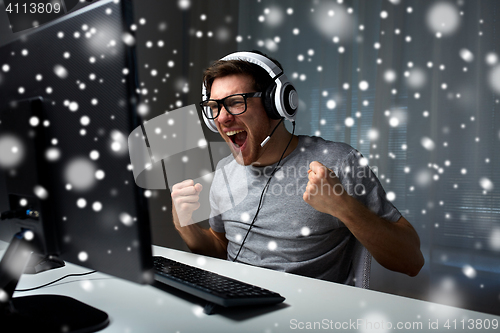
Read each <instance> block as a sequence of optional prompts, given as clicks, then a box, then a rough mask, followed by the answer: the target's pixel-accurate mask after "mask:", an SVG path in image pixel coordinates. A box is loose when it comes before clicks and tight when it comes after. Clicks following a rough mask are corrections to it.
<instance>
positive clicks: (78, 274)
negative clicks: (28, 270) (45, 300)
mask: <svg viewBox="0 0 500 333" xmlns="http://www.w3.org/2000/svg"><path fill="white" fill-rule="evenodd" d="M95 272H97V271H90V272H87V273H74V274H68V275H66V276H63V277H62V278H59V279H57V280H55V281H52V282H49V283H46V284H44V285H41V286H38V287H34V288H28V289H16V290H14V291H20V292H21V291H32V290H36V289H40V288H43V287H47V286H50V285H51V284H54V283H56V282H59V281H61V280H63V279H65V278H67V277H71V276H84V275H89V274H93V273H95Z"/></svg>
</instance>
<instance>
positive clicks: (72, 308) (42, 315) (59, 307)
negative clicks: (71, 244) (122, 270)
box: [0, 229, 109, 332]
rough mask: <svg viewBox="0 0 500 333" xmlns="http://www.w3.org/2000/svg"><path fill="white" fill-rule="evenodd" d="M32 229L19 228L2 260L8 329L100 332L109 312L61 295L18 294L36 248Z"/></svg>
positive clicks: (0, 303)
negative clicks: (19, 283) (22, 278)
mask: <svg viewBox="0 0 500 333" xmlns="http://www.w3.org/2000/svg"><path fill="white" fill-rule="evenodd" d="M27 233H31V231H30V230H26V229H25V230H23V231H20V232H18V233H17V234H16V235H14V237H13V238H12V241H11V242H10V244H9V247H8V248H7V250H6V251H5V254H4V256H3V258H2V261H1V262H0V323H1V324H0V325H1V327H2V331H4V330H5V329H6V331H7V332H96V331H98V330H101V329H103V328H105V327H106V326H107V325H108V324H109V317H108V315H107V313H105V312H103V311H101V310H98V309H96V308H94V307H91V306H89V305H87V304H85V303H82V302H80V301H77V300H75V299H73V298H71V297H67V296H60V295H34V296H23V297H15V298H13V297H12V295H13V294H14V290H15V288H16V286H17V283H18V281H19V278H20V277H21V275H22V273H23V271H24V268H25V266H26V264H27V263H28V261H29V260H30V255H31V253H32V252H33V249H34V246H33V241H28V240H26V235H27Z"/></svg>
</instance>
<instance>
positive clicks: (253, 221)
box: [233, 122, 295, 262]
mask: <svg viewBox="0 0 500 333" xmlns="http://www.w3.org/2000/svg"><path fill="white" fill-rule="evenodd" d="M292 125H293V129H292V136H291V137H290V140H288V144H287V145H286V147H285V150H284V151H283V153H282V154H281V157H280V159H279V161H278V164H276V166H275V167H274V170H273V172H272V173H271V176H269V179H268V180H267V183H266V185H265V186H264V189H263V190H262V193H261V195H260V200H259V205H258V206H257V212H256V213H255V216H254V217H253V220H252V223H250V227H249V228H248V230H247V233H246V235H245V238H243V242H242V243H241V245H240V249H239V250H238V253H237V254H236V257H234V259H233V262H235V261H236V259H238V256H239V255H240V252H241V249H242V248H243V244H245V240H246V239H247V237H248V234H249V233H250V229H252V227H253V224H254V223H255V219H256V218H257V215H259V212H260V209H261V204H262V198H263V197H264V193H265V192H266V189H267V188H268V187H269V183H270V182H271V179H272V178H273V176H274V173H275V172H276V171H277V170H278V167H279V165H280V163H281V160H282V159H283V156H284V155H285V152H286V150H287V149H288V146H289V145H290V142H292V139H293V135H294V134H295V122H292Z"/></svg>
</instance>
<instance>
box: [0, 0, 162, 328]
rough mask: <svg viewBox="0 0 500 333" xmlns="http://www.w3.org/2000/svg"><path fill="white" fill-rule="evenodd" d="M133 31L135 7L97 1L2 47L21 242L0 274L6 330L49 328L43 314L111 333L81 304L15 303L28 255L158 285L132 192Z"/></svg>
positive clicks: (0, 125) (1, 130) (5, 139)
mask: <svg viewBox="0 0 500 333" xmlns="http://www.w3.org/2000/svg"><path fill="white" fill-rule="evenodd" d="M132 23H133V20H132V3H131V1H128V0H121V1H117V0H102V1H98V2H95V3H93V4H90V5H88V6H86V7H84V8H82V9H80V10H78V11H75V12H73V13H70V14H68V15H66V16H64V17H62V18H60V19H57V20H54V21H52V22H50V23H47V24H46V25H43V26H41V27H39V28H35V29H32V31H30V32H28V33H26V34H25V35H23V36H22V37H21V38H19V39H18V40H16V41H14V42H12V43H9V44H7V45H5V46H2V47H0V59H2V61H1V64H0V66H2V67H1V68H0V121H1V122H0V150H1V151H2V153H3V154H0V155H2V156H1V157H0V167H1V168H2V169H3V171H2V173H3V174H4V175H5V184H6V189H7V193H8V195H9V211H8V212H5V213H4V214H3V215H2V218H8V219H12V220H13V221H15V223H16V225H17V227H18V229H19V231H20V233H18V234H16V236H15V237H14V240H13V241H12V242H11V244H10V247H9V249H8V250H7V252H6V253H5V255H4V258H3V261H2V264H1V265H0V269H1V271H0V274H1V275H0V289H2V290H0V293H1V295H0V296H2V297H0V304H1V305H3V306H2V308H0V310H1V311H2V312H1V313H0V316H1V317H0V322H1V323H2V324H1V326H2V327H4V323H6V322H7V321H8V320H10V322H11V323H16V324H15V325H17V324H18V323H21V322H27V321H29V320H23V318H24V317H25V316H35V317H37V316H39V317H40V316H41V317H42V318H43V319H40V320H46V319H47V318H46V315H45V314H46V313H47V311H49V312H51V313H54V312H55V313H56V314H57V315H56V316H54V318H56V317H60V318H61V320H59V321H57V319H55V320H56V322H55V323H54V322H48V323H47V325H56V327H59V329H63V331H72V330H79V331H85V330H86V331H93V330H97V329H100V328H102V327H104V326H105V325H106V324H107V315H106V314H105V313H104V314H103V313H102V312H94V313H93V312H92V311H93V310H92V309H93V308H90V307H85V305H82V303H79V302H77V303H72V302H70V301H68V300H62V299H53V298H49V299H48V298H43V297H41V296H26V297H15V298H12V293H13V290H14V288H15V284H16V283H17V279H18V276H17V277H16V276H15V275H16V274H21V273H20V272H22V270H23V267H21V268H20V267H17V268H13V267H11V266H12V262H19V261H22V262H23V263H26V259H25V258H24V259H23V258H22V253H25V252H26V251H31V250H32V248H30V249H27V250H26V249H25V247H26V246H29V245H30V244H36V246H35V247H34V251H35V252H37V253H39V254H41V255H45V256H49V255H50V256H58V257H60V258H61V259H63V260H66V261H68V262H72V263H75V264H78V265H81V266H85V267H88V268H91V269H95V270H99V271H101V272H104V273H108V274H111V275H114V276H117V277H120V278H124V279H127V280H130V281H134V282H137V283H149V282H152V280H153V275H152V271H151V270H152V266H153V265H152V250H151V235H150V225H149V216H148V209H147V199H146V198H145V196H144V190H143V189H141V188H139V187H137V186H135V182H134V178H133V174H132V168H131V166H130V158H129V154H128V147H127V137H128V134H129V133H130V132H131V131H132V130H133V129H135V128H136V127H137V126H139V125H140V121H139V118H138V116H137V114H136V106H137V103H138V101H139V100H138V96H137V94H136V89H137V72H136V64H135V62H136V60H135V50H134V37H133V33H132V32H131V31H130V26H131V25H132ZM2 222H4V221H1V222H0V223H2ZM16 270H17V273H15V272H14V271H16ZM11 301H12V302H11ZM62 302H64V303H62ZM9 303H10V305H12V304H13V305H14V306H15V307H16V308H17V310H18V311H19V313H18V315H17V316H13V315H12V311H10V308H9ZM76 307H80V308H78V309H77V308H76ZM28 309H32V310H28ZM47 309H48V310H47ZM62 310H66V311H65V312H64V313H63V314H60V313H57V311H62ZM94 310H95V309H94ZM41 311H42V312H41ZM43 311H45V312H43ZM80 311H85V312H84V313H82V312H80ZM96 311H97V310H96ZM71 313H73V314H76V316H75V317H77V318H76V319H75V320H76V322H74V323H73V322H71V320H73V319H70V318H69V316H70V315H71ZM94 315H95V317H96V319H95V322H91V321H92V320H91V319H89V318H90V317H92V316H94ZM37 320H38V319H37ZM49 321H50V320H49ZM78 321H80V322H78ZM41 324H42V323H41V322H37V323H36V325H37V326H36V328H37V329H39V330H42V331H43V329H41V328H40V327H39V325H41ZM57 325H63V326H64V327H61V326H57ZM52 327H54V326H52Z"/></svg>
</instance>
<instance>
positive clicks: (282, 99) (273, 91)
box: [201, 52, 299, 133]
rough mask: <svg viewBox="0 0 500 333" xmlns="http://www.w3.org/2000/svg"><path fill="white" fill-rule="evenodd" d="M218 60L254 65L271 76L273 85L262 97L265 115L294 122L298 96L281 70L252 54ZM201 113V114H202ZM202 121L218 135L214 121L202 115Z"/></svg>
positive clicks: (263, 58) (204, 88)
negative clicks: (239, 61)
mask: <svg viewBox="0 0 500 333" xmlns="http://www.w3.org/2000/svg"><path fill="white" fill-rule="evenodd" d="M220 60H224V61H227V60H243V61H248V62H251V63H252V64H256V65H258V66H260V67H262V68H263V69H265V70H266V72H267V73H268V74H269V76H271V78H272V79H273V80H274V84H271V85H270V86H269V87H268V88H267V89H266V91H265V92H263V95H262V103H263V104H264V109H265V110H266V113H267V115H268V116H269V118H271V119H281V118H285V119H287V120H289V121H290V122H292V123H294V122H295V116H296V115H297V110H298V108H299V96H298V94H297V91H296V90H295V88H294V86H293V85H292V84H291V83H290V81H289V80H288V78H287V77H286V75H285V74H284V73H283V71H282V70H281V68H279V67H278V65H276V64H275V63H274V62H273V61H271V60H270V59H269V58H267V57H265V56H263V55H260V54H258V53H254V52H236V53H231V54H229V55H227V56H225V57H224V58H222V59H220ZM201 88H202V98H203V99H202V100H206V99H208V98H209V96H208V95H207V90H206V87H205V84H204V83H203V84H202V87H201ZM202 113H203V112H202ZM203 120H204V121H205V124H206V125H207V127H208V128H209V129H210V130H212V131H213V132H216V133H218V132H219V131H218V129H217V126H216V125H215V121H214V119H208V118H207V117H205V114H204V113H203Z"/></svg>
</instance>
